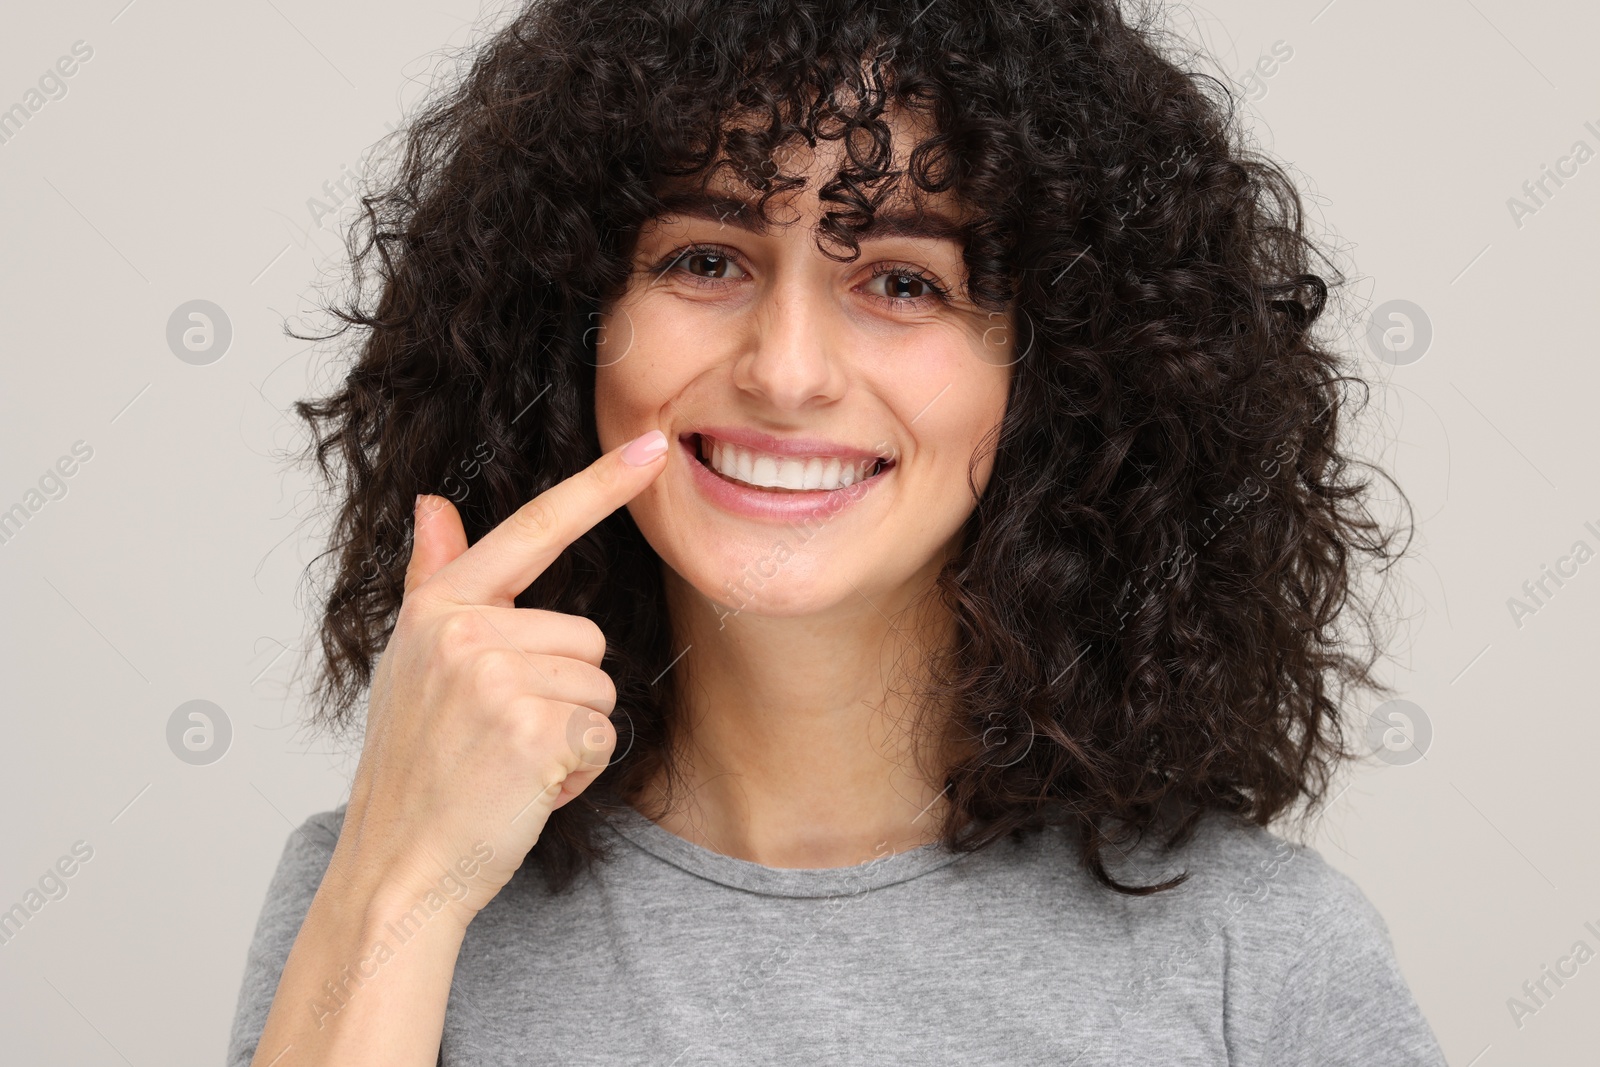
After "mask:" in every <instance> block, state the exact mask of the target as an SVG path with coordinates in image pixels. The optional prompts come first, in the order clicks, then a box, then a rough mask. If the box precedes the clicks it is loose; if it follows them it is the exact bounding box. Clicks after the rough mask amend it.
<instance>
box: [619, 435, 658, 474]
mask: <svg viewBox="0 0 1600 1067" xmlns="http://www.w3.org/2000/svg"><path fill="white" fill-rule="evenodd" d="M666 450H667V435H666V434H664V433H662V432H661V431H660V430H651V431H650V432H649V433H647V434H645V435H644V436H643V437H635V438H634V439H633V440H632V441H629V442H628V447H626V448H624V449H623V450H622V462H624V463H627V464H629V465H630V466H634V467H642V466H644V465H645V464H646V463H651V462H654V461H655V460H657V459H659V458H660V457H661V454H662V453H663V452H665V451H666Z"/></svg>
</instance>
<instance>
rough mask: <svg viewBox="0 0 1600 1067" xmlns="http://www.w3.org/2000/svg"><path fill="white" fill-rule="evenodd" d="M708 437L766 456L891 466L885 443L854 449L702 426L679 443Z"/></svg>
mask: <svg viewBox="0 0 1600 1067" xmlns="http://www.w3.org/2000/svg"><path fill="white" fill-rule="evenodd" d="M696 435H698V436H701V437H710V438H713V439H715V440H718V441H726V442H727V443H728V444H731V445H738V446H740V447H742V448H749V449H753V450H755V451H757V452H768V453H771V454H772V455H775V456H837V457H838V458H839V459H842V460H865V459H881V460H884V461H885V462H888V463H892V462H894V448H893V446H891V445H889V444H887V443H885V444H884V445H883V447H881V448H858V447H856V446H854V445H847V444H842V443H840V442H838V441H827V440H823V439H822V438H820V437H774V436H773V435H772V434H769V433H762V432H761V431H760V430H751V429H746V428H744V427H739V426H704V427H701V428H700V429H698V430H691V431H689V432H687V433H685V434H683V435H682V438H683V439H688V438H692V437H695V436H696Z"/></svg>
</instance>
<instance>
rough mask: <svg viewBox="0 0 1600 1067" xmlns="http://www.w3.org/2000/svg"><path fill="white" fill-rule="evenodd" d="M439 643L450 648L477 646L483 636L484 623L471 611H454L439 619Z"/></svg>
mask: <svg viewBox="0 0 1600 1067" xmlns="http://www.w3.org/2000/svg"><path fill="white" fill-rule="evenodd" d="M437 636H438V640H439V644H440V645H441V646H443V647H445V648H448V649H458V650H459V649H469V648H475V647H477V645H478V643H479V641H480V640H481V639H482V636H483V624H482V623H481V622H480V621H479V619H478V617H477V615H476V614H475V613H473V612H470V611H452V612H451V613H450V614H448V615H446V616H445V617H444V618H442V619H440V620H439V625H438V630H437Z"/></svg>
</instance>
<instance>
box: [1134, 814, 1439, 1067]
mask: <svg viewBox="0 0 1600 1067" xmlns="http://www.w3.org/2000/svg"><path fill="white" fill-rule="evenodd" d="M1128 860H1129V862H1128V863H1126V864H1124V866H1123V872H1124V873H1122V874H1120V875H1119V877H1121V880H1123V881H1127V880H1128V877H1127V874H1128V873H1132V872H1133V871H1137V872H1139V876H1140V878H1141V880H1142V881H1143V882H1145V883H1146V884H1148V883H1150V882H1154V881H1159V880H1161V879H1163V878H1168V877H1171V876H1172V875H1173V874H1175V873H1178V872H1180V871H1187V872H1188V873H1189V878H1188V880H1187V881H1185V882H1184V884H1182V885H1181V886H1179V887H1177V888H1176V889H1173V890H1169V891H1165V892H1161V893H1156V894H1153V895H1151V896H1148V897H1137V898H1131V900H1130V902H1129V903H1128V904H1126V905H1123V907H1125V908H1127V909H1128V911H1129V912H1131V913H1133V915H1132V916H1130V918H1131V919H1132V921H1131V922H1130V925H1131V926H1132V927H1133V928H1136V929H1141V930H1142V932H1143V934H1144V936H1145V937H1148V938H1149V939H1150V940H1152V941H1159V942H1161V948H1160V950H1158V951H1164V952H1165V953H1166V954H1167V955H1171V956H1172V957H1173V958H1174V962H1173V963H1172V965H1171V966H1170V968H1168V973H1173V974H1176V973H1182V972H1188V973H1190V974H1191V975H1194V974H1205V973H1211V974H1214V975H1215V976H1216V979H1217V981H1219V982H1220V983H1221V985H1222V986H1223V987H1225V988H1227V989H1228V990H1230V993H1229V995H1228V998H1227V1000H1228V1003H1227V1008H1226V1011H1225V1014H1226V1016H1227V1018H1226V1025H1227V1028H1228V1030H1229V1031H1230V1040H1232V1041H1233V1042H1235V1043H1236V1044H1237V1045H1238V1047H1239V1048H1240V1051H1241V1053H1247V1050H1248V1053H1247V1054H1246V1055H1245V1056H1244V1060H1245V1062H1250V1063H1273V1064H1302V1063H1305V1064H1312V1063H1316V1064H1321V1065H1326V1064H1359V1063H1376V1062H1386V1063H1396V1064H1408V1065H1411V1064H1416V1065H1429V1067H1436V1065H1440V1064H1443V1062H1444V1061H1443V1058H1442V1056H1441V1055H1440V1054H1439V1050H1438V1045H1437V1043H1436V1039H1435V1037H1434V1035H1433V1033H1432V1031H1431V1029H1430V1027H1429V1026H1428V1023H1427V1022H1426V1020H1425V1019H1424V1018H1423V1016H1422V1014H1421V1012H1420V1011H1419V1010H1418V1007H1417V1004H1416V1001H1415V999H1414V997H1413V995H1412V993H1411V990H1410V988H1409V986H1408V985H1407V983H1406V980H1405V978H1404V976H1403V975H1402V973H1401V971H1400V967H1399V964H1398V962H1397V960H1396V958H1395V955H1394V949H1393V945H1392V942H1391V940H1390V935H1389V929H1388V926H1387V924H1386V923H1385V922H1384V919H1383V917H1382V915H1380V914H1379V912H1378V909H1377V908H1376V907H1375V906H1374V905H1373V903H1372V901H1371V900H1370V899H1369V898H1368V897H1367V895H1366V893H1364V892H1363V891H1362V889H1361V887H1360V886H1359V885H1357V884H1356V882H1355V880H1354V879H1352V878H1351V877H1350V876H1349V875H1347V874H1345V873H1344V872H1342V871H1340V870H1338V869H1337V868H1335V867H1334V866H1333V865H1332V864H1331V863H1329V862H1328V861H1327V860H1326V859H1325V858H1324V857H1323V856H1322V855H1321V853H1319V852H1318V851H1317V850H1316V849H1315V848H1313V847H1311V846H1310V845H1305V844H1297V843H1293V842H1291V841H1289V840H1288V839H1286V838H1285V837H1284V836H1281V835H1279V834H1277V833H1274V832H1272V831H1270V830H1267V829H1264V828H1262V827H1259V826H1255V825H1253V824H1250V823H1246V822H1244V821H1242V820H1239V819H1238V818H1236V817H1234V816H1230V815H1226V814H1223V813H1216V814H1207V815H1206V816H1204V817H1203V818H1202V820H1201V823H1200V825H1199V827H1198V828H1197V830H1196V832H1195V834H1194V836H1193V838H1192V839H1191V840H1189V841H1188V842H1186V843H1185V844H1184V845H1181V846H1178V847H1176V848H1174V849H1171V850H1170V851H1169V850H1163V849H1162V848H1161V847H1160V845H1159V843H1154V844H1146V845H1144V846H1141V847H1140V848H1139V849H1138V850H1136V854H1134V855H1130V856H1129V857H1128ZM1113 873H1117V872H1113ZM1152 875H1154V877H1152ZM1163 897H1165V898H1167V899H1166V900H1165V901H1164V902H1163V901H1162V899H1161V898H1163ZM1133 916H1136V917H1133ZM1252 1057H1254V1058H1252Z"/></svg>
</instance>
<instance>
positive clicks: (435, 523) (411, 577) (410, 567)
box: [405, 493, 467, 596]
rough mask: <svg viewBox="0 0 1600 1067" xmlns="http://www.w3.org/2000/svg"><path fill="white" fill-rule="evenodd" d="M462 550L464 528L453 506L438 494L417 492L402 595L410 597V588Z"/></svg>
mask: <svg viewBox="0 0 1600 1067" xmlns="http://www.w3.org/2000/svg"><path fill="white" fill-rule="evenodd" d="M466 550H467V531H466V528H465V527H463V526H462V525H461V513H460V512H458V511H456V506H455V505H454V504H452V503H450V501H449V500H447V499H445V498H444V497H442V496H433V495H431V494H429V493H422V494H419V495H418V496H417V503H416V510H415V512H414V514H413V517H412V534H411V559H410V560H409V561H408V562H407V563H406V588H405V595H406V596H410V595H411V591H412V590H413V589H415V588H416V587H417V586H419V585H421V584H422V583H423V582H425V581H427V580H428V579H429V578H431V577H433V575H434V572H435V571H437V570H438V569H439V568H440V567H443V566H444V565H445V564H446V563H449V562H450V561H451V560H453V559H455V558H456V557H457V556H459V555H461V553H463V552H465V551H466Z"/></svg>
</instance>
